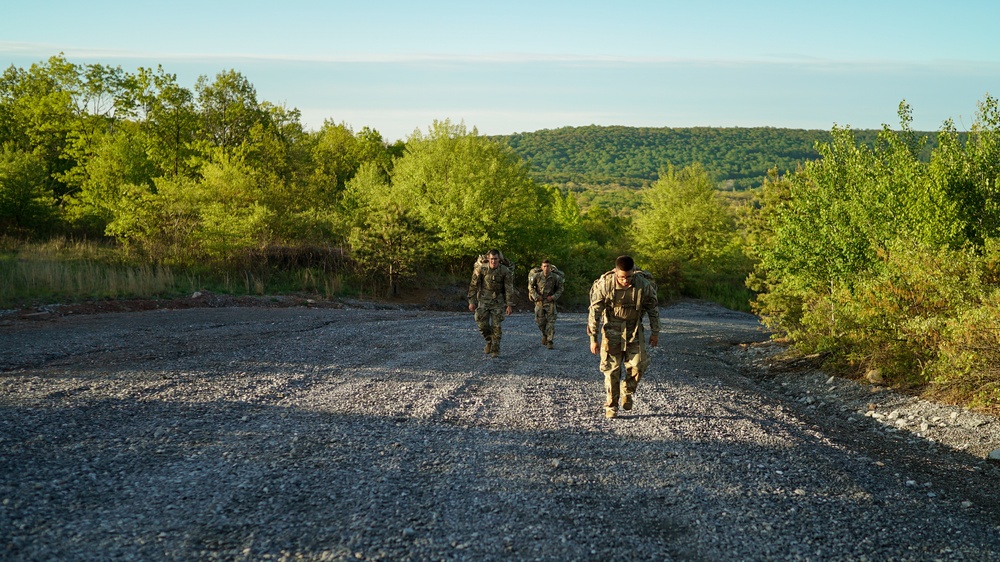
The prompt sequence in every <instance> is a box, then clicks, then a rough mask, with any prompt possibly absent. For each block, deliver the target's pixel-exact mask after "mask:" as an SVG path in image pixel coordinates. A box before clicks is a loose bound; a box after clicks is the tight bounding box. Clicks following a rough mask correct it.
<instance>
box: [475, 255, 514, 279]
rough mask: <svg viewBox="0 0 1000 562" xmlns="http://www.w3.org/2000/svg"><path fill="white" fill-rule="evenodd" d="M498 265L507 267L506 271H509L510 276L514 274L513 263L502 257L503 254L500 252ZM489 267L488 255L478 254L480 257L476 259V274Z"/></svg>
mask: <svg viewBox="0 0 1000 562" xmlns="http://www.w3.org/2000/svg"><path fill="white" fill-rule="evenodd" d="M500 263H502V264H503V265H505V266H507V269H509V270H510V274H511V275H513V274H514V262H512V261H510V259H509V258H507V257H506V256H504V255H503V252H500ZM489 267H490V259H489V254H480V256H479V257H478V258H476V272H479V271H481V270H483V269H489Z"/></svg>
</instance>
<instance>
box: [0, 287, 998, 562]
mask: <svg viewBox="0 0 1000 562" xmlns="http://www.w3.org/2000/svg"><path fill="white" fill-rule="evenodd" d="M234 304H235V306H233V305H234ZM250 304H254V306H250ZM263 304H266V305H268V306H261V305H263ZM149 308H150V309H149V310H139V311H131V312H116V313H99V314H81V313H75V314H68V313H67V310H62V311H58V312H57V311H52V310H48V311H41V312H43V313H31V314H8V315H5V316H0V559H14V560H56V559H72V560H109V559H121V560H172V559H183V560H189V559H225V560H266V559H274V560H359V559H360V560H504V559H532V560H635V559H657V560H723V559H729V560H775V559H779V560H829V559H836V560H888V559H891V560H996V559H998V558H1000V469H998V467H997V465H995V464H993V463H991V462H990V461H988V460H987V459H986V458H985V457H986V456H987V455H988V454H989V452H990V451H992V450H995V449H997V448H1000V423H998V420H997V419H996V418H991V417H988V416H983V415H980V414H976V413H973V412H969V411H965V410H961V409H958V408H952V407H947V406H941V405H937V404H932V403H927V402H924V401H920V400H914V399H911V398H909V397H905V396H900V395H897V394H894V393H891V392H889V391H887V390H885V389H881V388H876V387H869V386H864V385H858V384H856V383H853V382H851V381H845V380H840V379H831V378H830V377H829V376H827V375H825V374H823V373H822V372H820V371H818V370H815V369H813V368H812V367H811V366H809V365H808V364H802V363H794V362H789V361H784V360H782V359H781V357H780V351H781V349H780V347H778V346H776V345H775V344H773V343H770V341H769V338H768V334H767V333H766V331H764V330H763V329H762V328H761V326H760V325H759V323H758V322H757V320H756V318H754V317H753V316H751V315H747V314H742V313H736V312H732V311H728V310H725V309H722V308H720V307H717V306H714V305H711V304H707V303H701V302H683V303H678V304H676V305H674V306H670V307H667V308H663V309H662V310H661V316H662V318H663V327H664V331H663V333H662V334H661V340H660V341H661V345H660V347H659V348H656V349H654V350H653V353H652V366H651V368H650V370H649V372H648V373H647V374H646V376H645V378H644V379H643V381H642V383H641V385H640V388H639V392H638V394H637V395H636V397H637V401H636V407H635V409H634V410H632V411H631V412H628V413H626V415H623V416H621V417H619V418H618V419H615V420H605V419H604V417H603V412H602V408H601V403H602V401H603V382H602V378H601V375H600V373H599V371H598V370H597V359H596V357H594V356H592V355H591V354H590V353H589V351H588V344H587V338H586V336H585V335H584V329H585V323H586V318H585V315H584V314H580V313H563V314H561V315H560V316H559V319H558V322H557V328H556V340H555V342H556V348H555V349H553V350H547V349H545V348H544V347H543V346H541V345H540V343H539V333H538V330H537V328H536V327H535V325H534V321H533V317H532V316H531V315H530V314H528V313H523V312H521V313H517V314H514V315H513V316H511V317H509V318H507V320H506V321H505V322H504V339H503V351H502V353H501V355H500V357H498V358H495V359H494V358H490V357H486V356H484V355H483V353H482V345H481V338H480V337H479V335H478V333H477V331H476V329H475V324H474V322H473V320H472V316H471V314H469V313H467V312H465V313H463V312H457V311H447V310H436V311H435V310H424V309H418V308H415V307H414V308H407V307H395V308H385V307H376V306H372V305H362V304H360V303H347V304H346V305H345V304H344V303H340V304H337V305H335V306H334V305H327V306H321V305H319V304H317V303H313V302H308V301H305V300H301V299H300V300H291V301H290V300H274V299H271V300H268V301H267V302H256V303H249V302H241V303H233V302H221V301H219V302H215V303H214V304H212V305H211V306H206V305H204V303H203V305H202V306H197V307H194V306H192V307H189V308H178V307H174V308H172V309H156V308H155V307H149ZM80 312H82V311H80Z"/></svg>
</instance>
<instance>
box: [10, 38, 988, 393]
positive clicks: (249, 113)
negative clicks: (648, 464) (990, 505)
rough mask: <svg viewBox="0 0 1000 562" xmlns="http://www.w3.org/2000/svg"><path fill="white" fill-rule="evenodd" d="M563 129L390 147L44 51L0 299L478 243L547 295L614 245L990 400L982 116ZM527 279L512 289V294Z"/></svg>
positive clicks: (451, 263) (405, 268) (459, 259)
mask: <svg viewBox="0 0 1000 562" xmlns="http://www.w3.org/2000/svg"><path fill="white" fill-rule="evenodd" d="M900 119H901V123H900V127H899V129H898V130H892V129H890V128H889V127H886V128H885V129H884V130H882V131H852V130H850V129H841V128H836V127H835V128H834V129H833V130H832V131H830V132H818V131H785V130H780V129H768V128H761V129H708V128H699V129H677V130H673V129H631V128H622V127H607V128H601V127H581V128H566V129H559V130H556V131H539V132H536V133H524V134H520V135H512V136H509V137H486V136H482V135H479V134H478V132H477V131H476V129H475V128H471V129H470V128H468V127H466V125H465V124H464V123H453V122H451V121H450V120H447V119H444V120H441V121H435V122H433V123H431V124H430V125H429V126H428V127H427V130H426V131H416V132H414V134H413V135H412V136H411V137H410V138H408V139H406V140H405V141H399V142H396V143H387V142H385V140H384V139H383V137H382V136H381V134H380V133H379V132H378V131H375V130H372V129H370V128H367V127H364V128H362V129H361V130H359V131H355V130H354V129H353V128H352V127H350V126H349V125H347V124H344V123H337V122H335V121H334V120H332V119H330V120H327V121H326V122H325V123H324V124H323V126H322V127H320V128H319V130H315V131H309V130H305V129H304V127H303V126H302V124H301V122H300V115H299V112H298V110H296V109H294V108H288V107H284V106H279V105H275V104H272V103H270V102H267V101H264V100H259V99H258V98H257V95H256V91H255V89H254V87H253V85H252V84H250V82H249V81H248V80H247V79H246V78H245V77H244V76H242V75H241V74H240V73H238V72H236V71H234V70H229V71H225V72H221V73H219V74H218V75H216V76H215V77H214V78H210V77H207V76H202V77H201V78H199V79H198V80H197V82H196V83H195V84H194V85H193V87H191V88H189V87H186V86H184V85H181V84H178V83H177V80H176V76H175V75H173V74H170V73H168V72H167V71H166V70H164V69H163V68H157V69H148V68H140V69H137V71H135V72H127V71H124V70H122V69H121V68H118V67H107V66H103V65H78V64H74V63H71V62H70V61H68V60H66V59H65V58H64V57H62V56H61V55H60V56H55V57H52V58H50V59H49V60H47V61H43V62H39V63H37V64H34V65H32V66H31V67H30V68H27V69H24V68H15V67H11V68H9V69H7V70H6V71H5V72H4V73H3V76H2V78H0V307H2V308H13V307H23V306H31V305H33V304H41V303H51V302H76V301H81V300H89V299H114V298H133V297H140V298H150V297H152V298H160V297H163V298H166V297H173V296H179V295H184V294H190V293H192V292H195V291H200V290H210V291H217V292H224V293H231V294H277V293H303V294H309V295H315V296H317V297H320V298H334V297H339V296H360V297H368V298H405V296H406V295H407V294H413V293H414V292H415V291H421V290H434V289H438V288H441V287H451V288H453V289H454V292H455V293H456V294H460V293H462V292H464V285H465V284H466V283H467V282H468V275H469V272H470V271H471V266H472V262H473V260H474V259H475V257H476V256H477V255H479V254H481V253H483V252H485V251H486V250H488V249H490V248H494V247H495V248H499V249H501V250H502V251H503V252H504V254H505V255H506V256H507V257H509V258H511V259H512V260H513V261H514V262H515V263H516V264H517V268H516V275H517V276H518V278H519V279H522V280H523V279H524V278H525V275H526V273H527V271H528V270H529V269H530V268H531V266H532V265H537V263H538V262H539V261H540V260H541V259H542V258H546V257H547V258H549V259H550V260H551V261H552V262H553V263H555V264H556V265H558V267H559V268H560V269H562V270H563V271H565V272H566V274H567V290H566V293H565V297H564V304H565V305H566V306H568V307H582V306H584V305H585V303H586V300H587V295H588V291H589V287H590V283H591V281H592V280H593V279H594V278H596V277H597V276H599V275H600V274H601V273H603V272H604V271H606V270H607V269H608V268H609V267H610V264H611V263H612V262H613V260H614V258H615V256H617V255H619V254H621V253H626V252H628V253H631V254H633V255H634V256H635V257H636V258H637V261H638V263H639V264H640V266H641V267H643V268H645V269H648V270H650V271H651V272H652V273H653V274H654V276H655V277H656V278H657V279H658V281H659V286H660V288H661V297H662V298H663V299H664V301H669V300H671V299H677V298H684V297H696V298H703V299H708V300H712V301H715V302H718V303H720V304H723V305H725V306H727V307H729V308H732V309H736V310H745V311H751V310H752V311H755V312H756V313H758V314H759V315H760V316H761V318H762V319H763V320H764V321H765V322H766V323H767V324H768V325H769V326H770V327H771V328H772V329H774V330H775V331H776V332H777V333H779V334H780V335H781V336H782V337H783V338H785V339H786V340H787V341H789V342H790V343H792V344H793V345H794V347H795V348H796V349H797V350H798V351H800V352H801V353H806V354H816V355H817V356H818V357H822V358H824V359H825V361H826V362H827V366H828V368H835V369H839V370H840V371H841V372H843V373H846V374H851V375H855V376H869V377H871V378H878V379H879V380H882V381H884V382H885V383H886V384H891V385H894V386H897V387H900V388H908V389H911V390H913V391H922V392H933V393H935V394H937V395H938V397H939V398H941V399H946V400H953V401H956V402H961V403H967V404H971V405H974V406H976V407H980V408H984V409H989V408H996V407H997V405H998V404H1000V372H998V371H997V367H996V365H1000V361H998V359H1000V357H998V355H1000V352H998V351H997V350H998V349H1000V334H998V332H997V326H998V325H1000V324H998V322H997V320H998V316H1000V293H998V291H997V288H998V287H997V285H998V283H1000V249H998V248H997V242H996V240H997V238H998V237H1000V235H998V233H997V228H998V227H1000V205H998V201H1000V199H998V197H997V195H998V194H997V193H996V182H997V179H998V176H1000V144H998V140H997V139H998V134H997V126H998V119H997V104H996V101H995V100H993V99H992V98H989V97H987V98H986V99H985V101H984V102H983V103H982V104H981V107H980V112H979V114H978V117H977V120H976V123H975V124H974V125H973V127H972V130H970V131H968V132H964V131H962V132H960V131H957V130H955V128H954V126H953V125H952V124H951V123H946V124H944V126H943V127H942V130H941V131H940V132H939V133H937V134H936V135H935V136H933V137H931V136H930V135H929V134H925V133H919V132H915V131H911V130H910V127H909V125H910V122H911V120H910V109H909V107H908V106H906V104H905V103H903V104H901V107H900ZM522 284H523V283H522Z"/></svg>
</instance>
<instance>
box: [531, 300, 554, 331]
mask: <svg viewBox="0 0 1000 562" xmlns="http://www.w3.org/2000/svg"><path fill="white" fill-rule="evenodd" d="M535 324H538V329H539V330H541V332H542V335H543V336H545V338H546V339H548V340H549V341H552V336H554V335H555V333H556V303H555V302H542V301H535Z"/></svg>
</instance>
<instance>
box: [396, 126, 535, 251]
mask: <svg viewBox="0 0 1000 562" xmlns="http://www.w3.org/2000/svg"><path fill="white" fill-rule="evenodd" d="M392 185H393V188H392V200H393V201H394V202H396V203H397V204H398V206H399V207H400V208H403V209H408V210H412V211H413V212H414V214H415V215H416V217H418V218H419V219H420V220H421V221H422V223H423V224H426V225H427V226H428V228H429V229H430V230H431V231H432V232H434V233H435V235H436V236H437V240H438V249H439V251H440V254H441V256H442V257H443V258H444V259H446V260H460V259H463V258H467V257H468V256H471V255H475V254H478V253H481V252H482V251H484V249H485V248H489V247H498V248H504V252H505V253H509V254H510V255H512V256H518V255H525V254H526V253H528V252H529V249H530V247H531V246H532V244H537V243H538V242H539V241H540V240H541V239H542V238H543V236H542V235H541V234H540V233H539V222H540V221H539V217H542V219H543V220H548V219H549V218H550V217H551V214H550V213H549V212H548V209H547V208H546V205H547V204H548V197H547V196H546V194H545V191H544V190H543V189H542V188H540V187H538V186H537V185H536V184H535V183H534V182H533V181H532V180H531V178H530V177H529V176H528V171H527V167H526V166H525V164H524V162H523V161H522V160H521V159H520V158H519V157H518V156H517V154H515V153H514V152H513V151H512V150H511V149H510V148H509V147H507V146H505V145H502V144H500V143H497V142H496V141H492V140H489V139H487V138H485V137H482V136H479V135H478V134H477V132H476V130H475V129H473V130H472V131H471V132H469V131H467V130H466V128H465V126H464V125H462V124H459V125H454V124H452V123H451V122H450V121H447V120H445V121H435V122H434V124H433V125H432V126H431V127H430V129H429V132H428V134H427V135H426V136H425V135H423V134H420V133H419V132H417V133H415V134H414V135H413V136H412V137H411V138H410V139H409V140H408V141H407V145H406V152H405V154H404V155H403V157H402V158H400V159H399V161H398V162H396V164H395V167H394V168H393V173H392Z"/></svg>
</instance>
